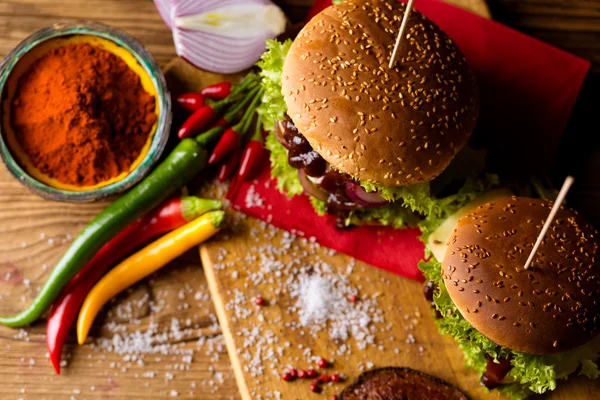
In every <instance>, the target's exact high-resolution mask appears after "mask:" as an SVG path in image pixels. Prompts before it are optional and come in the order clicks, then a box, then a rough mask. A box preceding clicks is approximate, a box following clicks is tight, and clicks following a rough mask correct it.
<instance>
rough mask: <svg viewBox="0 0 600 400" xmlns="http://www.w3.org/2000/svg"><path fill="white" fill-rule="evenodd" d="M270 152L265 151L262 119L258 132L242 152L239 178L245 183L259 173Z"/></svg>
mask: <svg viewBox="0 0 600 400" xmlns="http://www.w3.org/2000/svg"><path fill="white" fill-rule="evenodd" d="M267 157H268V152H267V149H265V144H264V143H263V136H262V124H261V120H260V117H259V119H258V121H257V122H256V131H255V132H254V136H252V139H251V140H250V141H249V142H248V144H246V147H245V148H244V151H243V152H242V158H241V161H240V169H238V173H237V175H238V177H239V178H240V179H241V180H243V181H245V180H247V179H249V178H251V177H252V176H254V174H256V173H257V172H258V169H259V167H260V166H261V164H263V162H264V161H265V160H266V159H267Z"/></svg>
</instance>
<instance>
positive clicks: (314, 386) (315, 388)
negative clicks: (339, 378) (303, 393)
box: [309, 383, 321, 393]
mask: <svg viewBox="0 0 600 400" xmlns="http://www.w3.org/2000/svg"><path fill="white" fill-rule="evenodd" d="M309 387H310V390H311V392H314V393H321V386H319V385H317V384H316V383H312V384H311V385H310V386H309Z"/></svg>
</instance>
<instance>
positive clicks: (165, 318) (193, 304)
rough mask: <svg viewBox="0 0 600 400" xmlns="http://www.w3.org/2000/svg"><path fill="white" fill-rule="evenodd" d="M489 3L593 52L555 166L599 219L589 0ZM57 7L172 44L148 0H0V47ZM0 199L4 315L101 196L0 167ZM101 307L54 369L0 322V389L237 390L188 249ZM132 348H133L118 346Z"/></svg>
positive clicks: (8, 393) (501, 15)
mask: <svg viewBox="0 0 600 400" xmlns="http://www.w3.org/2000/svg"><path fill="white" fill-rule="evenodd" d="M285 3H286V12H287V13H288V15H289V16H290V17H291V18H292V20H295V21H300V20H302V18H303V15H304V13H305V12H306V10H307V8H308V4H309V3H310V0H286V1H285ZM490 6H491V10H492V13H493V16H494V18H495V19H497V20H499V21H501V22H505V23H507V24H509V25H511V26H514V27H516V28H518V29H522V30H524V31H526V32H527V33H530V34H532V35H534V36H538V37H540V38H541V39H542V40H546V41H548V42H550V43H553V44H556V45H558V46H560V47H563V48H565V49H567V50H569V51H572V52H574V53H576V54H579V55H581V56H583V57H586V58H589V59H591V60H592V61H593V62H594V69H593V73H592V74H590V76H589V78H588V80H587V82H586V86H585V87H584V92H583V94H582V97H581V99H580V101H579V103H578V106H577V108H576V110H575V113H574V117H573V120H572V122H571V123H570V125H569V128H568V132H567V134H566V135H565V140H564V145H563V146H561V153H560V155H561V160H562V161H561V163H559V164H557V167H556V168H555V170H556V171H555V174H556V176H558V177H560V175H561V174H564V173H566V172H573V173H575V175H576V177H577V178H578V185H577V186H576V187H575V190H574V193H573V194H574V196H573V198H572V201H573V203H575V204H576V205H577V206H578V207H579V208H580V209H581V210H582V212H583V213H584V214H585V215H587V216H588V218H590V219H591V220H593V221H594V222H595V223H596V224H597V225H599V226H600V208H597V207H594V205H595V204H598V199H599V198H600V197H598V193H599V192H600V190H599V189H600V183H599V179H600V176H598V174H596V173H597V171H598V166H599V162H600V161H599V157H598V156H597V155H598V154H599V153H598V150H597V149H598V147H600V146H599V143H598V141H599V140H600V139H598V136H597V135H591V134H590V133H591V132H597V131H598V129H599V128H600V123H599V122H598V119H597V118H595V115H596V113H597V110H595V109H594V106H595V103H594V101H593V100H594V99H595V98H596V96H597V95H596V93H597V91H598V89H600V40H599V39H600V6H599V5H598V3H597V1H594V0H570V1H565V0H491V1H490ZM65 19H78V20H97V21H101V22H104V23H107V24H110V25H112V26H116V27H119V28H121V29H124V30H126V31H127V32H129V33H131V34H132V35H134V36H136V37H137V38H138V39H139V40H140V41H142V42H143V43H144V44H145V45H146V46H147V47H148V49H149V50H150V51H151V52H152V54H153V55H154V56H155V58H156V59H157V60H158V62H159V63H160V64H161V65H163V66H164V65H166V63H167V62H168V61H169V60H170V59H172V58H173V56H174V55H175V53H174V48H173V44H172V40H171V35H170V32H169V31H168V29H167V28H166V26H165V25H164V24H163V23H162V21H161V20H160V18H159V16H158V14H157V13H156V11H155V8H154V5H153V4H152V2H151V1H149V0H64V1H61V2H55V1H52V0H2V1H1V2H0V27H1V29H0V32H1V33H0V57H4V56H5V55H6V54H7V53H8V52H9V51H10V50H11V49H12V48H13V47H14V46H16V45H17V43H18V42H20V41H21V40H22V39H23V38H25V37H26V36H28V35H29V34H30V33H32V32H34V31H36V30H37V29H40V28H42V27H44V26H46V25H48V24H49V23H51V22H54V21H58V20H65ZM594 141H595V142H594ZM0 204H1V205H2V206H1V207H0V298H3V299H4V300H6V301H0V314H2V315H6V314H8V313H10V312H13V311H16V310H17V309H18V308H22V307H24V305H25V304H27V303H28V302H29V301H30V300H31V298H33V297H34V295H35V292H36V291H35V289H36V287H38V286H39V285H40V283H41V282H42V281H43V280H44V279H45V277H46V274H47V271H48V269H49V268H50V267H51V266H52V265H53V264H54V263H55V262H56V260H57V259H58V257H59V256H60V255H61V254H62V253H63V252H64V250H65V249H66V247H67V246H68V244H69V242H70V241H71V240H72V237H73V236H74V235H76V233H77V232H78V231H79V230H80V229H81V228H82V226H83V225H84V224H85V223H86V222H87V221H89V220H90V219H91V218H92V217H93V216H94V215H95V214H96V213H97V212H98V211H99V210H100V209H102V207H104V205H105V204H98V203H96V204H85V205H68V204H60V203H52V202H48V201H44V200H42V199H40V198H39V197H36V196H34V195H32V194H30V193H29V192H28V191H27V190H26V189H24V188H23V187H22V186H21V185H20V184H19V183H18V182H16V181H15V180H14V179H12V178H11V177H10V176H9V175H8V173H7V172H6V170H5V169H4V167H0ZM148 315H152V318H148ZM175 317H176V318H175ZM104 318H105V320H107V321H111V323H110V324H104V328H102V330H97V331H96V332H92V333H93V336H95V337H96V338H98V337H100V338H104V340H100V341H99V342H96V344H95V345H91V344H88V345H85V346H80V347H76V346H74V345H73V344H74V343H75V337H74V336H71V337H70V338H69V343H70V344H71V345H70V346H67V353H69V354H67V357H66V359H67V364H68V368H63V374H62V375H61V376H54V373H53V371H52V369H51V366H50V364H49V361H48V360H47V359H46V357H45V345H44V336H43V334H44V325H43V324H39V325H36V326H34V327H32V328H30V329H28V330H27V331H23V330H21V331H15V330H10V329H5V328H0V354H1V355H2V357H1V360H0V374H1V376H2V377H3V378H4V379H3V385H2V386H1V387H0V398H2V399H4V398H7V399H8V398H10V399H15V398H35V399H42V398H47V399H56V398H70V397H71V396H72V397H75V398H91V397H94V398H96V397H97V398H100V397H102V398H104V397H106V398H125V397H127V398H141V397H144V396H146V397H147V396H148V395H149V394H152V397H153V398H167V397H171V396H187V397H189V398H198V399H213V400H218V399H230V398H237V397H238V390H237V387H236V384H235V381H234V379H233V376H232V374H231V371H230V365H229V359H228V357H227V353H226V350H225V347H224V343H223V339H222V337H221V334H220V329H219V327H218V325H217V324H216V319H215V316H214V309H213V306H212V303H211V299H210V296H209V293H208V289H207V286H206V280H205V278H204V275H203V272H202V270H201V267H200V263H199V259H198V255H197V252H196V251H193V252H190V253H189V254H187V255H186V256H185V257H182V258H181V259H180V260H178V261H177V262H175V263H173V265H171V266H169V267H167V268H165V269H164V270H163V271H161V272H160V273H159V274H158V275H157V276H155V277H154V278H153V279H150V280H148V281H146V282H144V283H143V284H141V285H137V286H136V287H135V289H134V290H132V291H130V292H128V293H127V294H126V295H124V296H120V297H119V298H118V299H117V301H116V302H114V303H113V305H112V308H111V311H110V312H109V313H108V315H105V316H104ZM135 332H145V333H143V334H135ZM132 348H133V349H137V350H139V353H143V356H139V357H131V356H127V355H124V354H123V353H124V352H125V351H126V349H132ZM106 349H108V350H110V351H104V350H106ZM73 371H77V374H76V378H75V376H74V373H73ZM74 378H75V379H74Z"/></svg>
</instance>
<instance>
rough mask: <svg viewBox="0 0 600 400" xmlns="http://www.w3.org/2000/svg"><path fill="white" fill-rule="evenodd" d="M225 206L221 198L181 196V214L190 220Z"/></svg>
mask: <svg viewBox="0 0 600 400" xmlns="http://www.w3.org/2000/svg"><path fill="white" fill-rule="evenodd" d="M222 208H223V203H222V202H221V200H212V199H201V198H199V197H195V196H185V197H182V198H181V214H182V215H183V218H185V219H186V220H188V221H192V220H194V219H196V217H197V216H199V215H203V214H205V213H207V212H209V211H214V210H220V209H222Z"/></svg>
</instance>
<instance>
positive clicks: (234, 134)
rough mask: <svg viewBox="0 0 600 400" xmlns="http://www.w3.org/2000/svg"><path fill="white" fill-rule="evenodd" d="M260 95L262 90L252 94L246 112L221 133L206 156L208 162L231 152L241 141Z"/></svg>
mask: <svg viewBox="0 0 600 400" xmlns="http://www.w3.org/2000/svg"><path fill="white" fill-rule="evenodd" d="M261 95H262V91H260V90H259V91H257V92H256V94H255V95H254V99H253V100H252V103H251V104H250V106H249V107H248V108H247V109H246V112H245V113H244V116H243V117H242V119H241V121H240V122H239V123H237V124H236V125H235V126H233V127H231V128H229V129H227V130H226V131H225V132H224V133H223V136H221V139H220V140H219V142H218V143H217V145H216V146H215V148H214V150H213V152H212V154H211V155H210V157H209V158H208V163H209V164H216V163H218V162H219V161H221V160H222V159H223V158H224V157H225V156H226V155H227V154H229V153H231V152H232V151H233V150H234V149H235V148H236V146H238V145H239V143H240V142H241V140H242V138H243V137H244V135H245V134H246V132H248V129H249V128H250V124H251V123H252V120H253V119H254V112H255V111H256V107H257V105H258V102H259V100H260V98H261Z"/></svg>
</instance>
